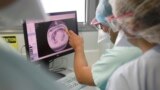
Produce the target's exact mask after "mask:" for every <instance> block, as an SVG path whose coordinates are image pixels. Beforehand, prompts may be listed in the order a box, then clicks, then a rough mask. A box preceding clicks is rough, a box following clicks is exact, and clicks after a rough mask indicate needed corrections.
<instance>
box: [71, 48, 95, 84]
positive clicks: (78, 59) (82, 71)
mask: <svg viewBox="0 0 160 90" xmlns="http://www.w3.org/2000/svg"><path fill="white" fill-rule="evenodd" d="M74 70H75V74H76V77H77V80H78V81H79V82H80V83H82V84H87V85H92V86H95V84H94V81H93V77H92V73H91V67H90V66H88V63H87V59H86V56H85V53H84V49H83V47H81V48H79V49H76V50H75V55H74Z"/></svg>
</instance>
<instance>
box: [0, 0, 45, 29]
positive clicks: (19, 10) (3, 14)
mask: <svg viewBox="0 0 160 90" xmlns="http://www.w3.org/2000/svg"><path fill="white" fill-rule="evenodd" d="M46 17H47V16H46V15H45V13H44V9H43V8H42V5H41V2H40V0H16V1H15V2H14V3H12V4H11V5H10V6H8V7H6V8H4V9H0V27H12V26H17V25H21V24H22V21H23V20H28V19H30V20H32V19H34V20H35V19H41V20H42V19H46Z"/></svg>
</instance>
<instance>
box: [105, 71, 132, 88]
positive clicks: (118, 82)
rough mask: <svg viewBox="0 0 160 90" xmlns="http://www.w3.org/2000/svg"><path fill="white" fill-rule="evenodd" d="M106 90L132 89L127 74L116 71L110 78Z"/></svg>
mask: <svg viewBox="0 0 160 90" xmlns="http://www.w3.org/2000/svg"><path fill="white" fill-rule="evenodd" d="M120 71H121V70H120ZM106 90H130V88H129V85H128V82H127V80H126V78H125V76H123V75H122V74H119V72H116V73H114V75H113V76H112V78H111V79H110V80H109V83H108V85H107V87H106Z"/></svg>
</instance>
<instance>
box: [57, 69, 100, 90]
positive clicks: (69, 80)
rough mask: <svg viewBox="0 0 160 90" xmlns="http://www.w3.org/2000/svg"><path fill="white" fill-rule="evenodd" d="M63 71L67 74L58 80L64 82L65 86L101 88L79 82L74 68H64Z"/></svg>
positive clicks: (83, 89) (72, 89)
mask: <svg viewBox="0 0 160 90" xmlns="http://www.w3.org/2000/svg"><path fill="white" fill-rule="evenodd" d="M61 73H63V74H65V75H66V76H65V77H63V78H61V79H59V80H58V82H59V83H61V84H64V85H65V86H67V87H69V88H70V90H100V89H98V88H97V87H94V86H87V85H82V84H79V83H78V81H77V80H76V78H75V74H74V72H73V70H70V69H69V70H64V71H61Z"/></svg>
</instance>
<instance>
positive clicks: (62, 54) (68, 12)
mask: <svg viewBox="0 0 160 90" xmlns="http://www.w3.org/2000/svg"><path fill="white" fill-rule="evenodd" d="M71 13H75V20H76V22H77V12H76V11H66V12H54V13H49V14H48V15H49V16H53V15H62V14H71ZM75 32H76V34H77V35H78V22H77V24H76V30H75ZM23 33H24V41H25V47H26V55H27V58H28V60H29V61H31V62H35V63H37V62H43V61H45V62H50V61H52V60H54V59H56V58H58V57H61V56H64V55H67V54H71V53H73V52H74V50H73V48H72V49H71V50H69V51H66V52H63V53H60V54H56V55H53V56H50V57H47V58H43V59H39V60H37V61H32V60H30V54H29V43H28V34H27V22H26V21H25V22H24V23H23Z"/></svg>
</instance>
